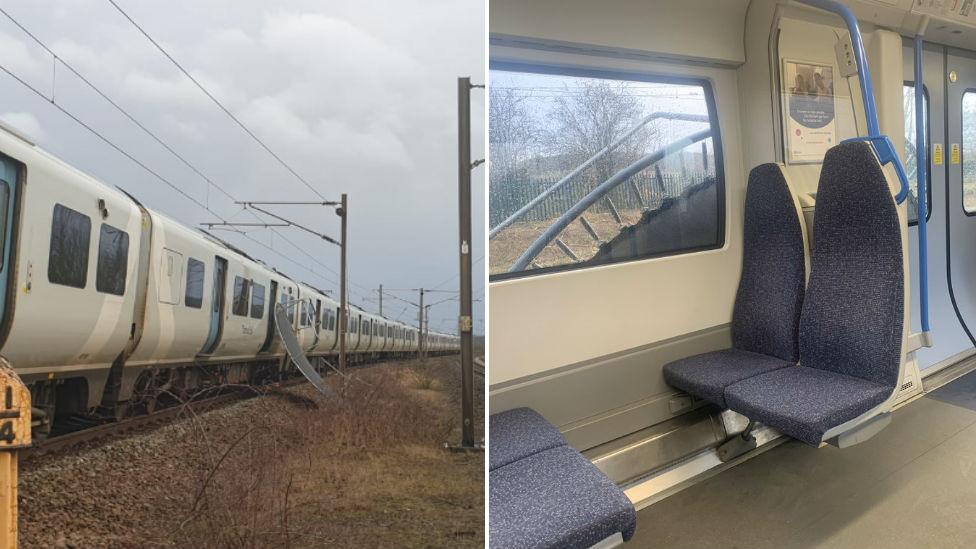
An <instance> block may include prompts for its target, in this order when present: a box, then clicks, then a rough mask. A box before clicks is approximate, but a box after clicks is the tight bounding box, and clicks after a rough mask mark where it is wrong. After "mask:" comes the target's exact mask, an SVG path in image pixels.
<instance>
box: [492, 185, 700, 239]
mask: <svg viewBox="0 0 976 549" xmlns="http://www.w3.org/2000/svg"><path fill="white" fill-rule="evenodd" d="M714 175H715V174H714V173H712V172H710V171H708V172H706V171H695V172H687V173H685V174H681V173H661V174H660V176H659V175H658V174H656V173H648V172H647V171H645V172H641V173H639V174H637V175H635V176H634V177H631V178H630V179H629V180H628V181H627V182H625V183H622V184H621V185H619V186H618V187H617V188H615V189H613V190H612V191H610V192H609V193H608V194H607V196H609V197H610V200H611V201H613V204H614V206H615V207H616V208H617V209H618V210H643V209H646V208H653V207H656V206H657V205H658V204H660V203H661V202H662V201H663V200H664V199H666V198H672V197H678V196H680V195H681V194H682V193H683V192H684V191H685V189H687V188H688V187H692V186H694V185H697V184H699V183H701V182H703V181H704V180H705V179H707V178H709V177H714ZM558 181H559V177H552V178H536V179H529V180H523V181H519V180H502V179H496V178H492V179H491V181H490V182H489V184H488V223H489V226H490V227H494V226H496V225H498V224H499V223H501V222H502V221H503V220H505V219H506V218H507V217H508V216H510V215H511V214H512V213H514V212H515V211H517V210H518V209H519V208H521V207H522V206H523V205H525V204H528V203H529V201H531V200H532V199H533V198H535V197H536V196H539V194H541V193H542V192H543V191H545V190H546V189H548V188H549V187H551V186H552V185H554V184H556V183H557V182H558ZM595 185H596V183H591V184H573V185H567V186H565V187H563V188H562V189H559V190H558V191H556V192H555V193H553V194H552V195H551V196H549V197H548V198H546V199H545V200H543V201H542V202H540V203H539V204H537V205H536V206H535V207H534V208H532V209H531V210H529V211H528V212H526V213H525V214H524V215H523V216H522V217H521V218H520V219H519V220H518V221H516V222H519V221H545V220H548V219H554V218H556V217H559V216H560V215H562V214H563V213H564V212H565V211H566V210H568V209H570V208H571V207H573V205H574V204H576V203H577V202H579V201H580V200H582V198H583V197H584V196H586V194H587V193H589V192H590V191H591V190H592V189H593V188H594V187H595ZM589 211H590V212H594V213H602V212H609V211H610V207H609V205H608V204H607V202H606V200H601V201H599V202H597V203H596V204H594V205H593V206H592V207H590V209H589Z"/></svg>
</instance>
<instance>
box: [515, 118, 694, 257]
mask: <svg viewBox="0 0 976 549" xmlns="http://www.w3.org/2000/svg"><path fill="white" fill-rule="evenodd" d="M711 136H712V128H711V127H709V128H708V129H706V130H701V131H698V132H695V133H693V134H691V135H689V136H687V137H683V138H681V139H679V140H677V141H674V142H672V143H670V144H668V145H666V146H664V147H662V148H660V149H658V150H656V151H654V152H652V153H650V154H647V155H645V156H643V157H642V158H640V159H638V160H637V161H635V162H634V163H632V164H631V165H629V166H627V167H626V168H624V169H622V170H620V171H619V172H617V173H616V174H614V175H613V176H612V177H610V178H609V179H607V180H606V181H604V182H603V183H600V184H599V185H598V186H597V187H596V188H595V189H593V190H592V191H590V192H589V193H588V194H587V195H586V196H584V197H583V198H582V199H581V200H580V201H579V202H577V203H576V204H575V205H573V207H572V208H570V209H568V210H566V212H565V213H563V214H562V215H561V216H559V218H558V219H556V221H555V222H554V223H553V224H552V225H550V226H549V228H548V229H546V230H545V232H543V233H542V234H541V235H539V237H538V238H536V239H535V241H534V242H533V243H532V245H530V246H529V247H528V248H527V249H526V250H525V251H524V252H523V253H522V255H521V256H519V258H518V259H517V260H516V261H515V263H514V264H513V265H512V266H511V267H510V268H509V269H508V272H510V273H513V272H518V271H522V270H525V268H526V267H527V266H528V265H529V263H531V262H532V260H533V259H535V258H536V256H537V255H539V254H540V253H541V252H542V250H543V249H545V247H546V246H548V245H549V243H551V242H552V241H553V239H555V238H556V237H557V236H558V235H559V233H561V232H562V231H563V229H565V228H566V227H568V226H569V224H570V223H572V222H573V221H575V220H576V218H577V217H579V216H580V215H582V214H583V212H585V211H586V209H587V208H589V207H590V206H592V205H593V204H595V203H596V201H597V200H600V199H601V198H603V196H604V195H606V194H607V193H608V192H610V191H612V190H613V189H615V188H616V187H617V185H620V184H621V183H623V182H624V181H627V180H628V179H630V178H631V177H632V176H633V175H634V174H636V173H638V172H640V171H641V170H643V169H644V168H646V167H648V166H650V165H652V164H654V163H655V162H659V161H660V160H661V159H663V158H665V157H667V156H670V155H672V154H674V153H676V152H679V151H681V150H682V149H684V148H685V147H687V146H688V145H692V144H694V143H698V142H699V141H704V140H705V139H708V138H709V137H711Z"/></svg>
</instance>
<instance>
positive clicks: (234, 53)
mask: <svg viewBox="0 0 976 549" xmlns="http://www.w3.org/2000/svg"><path fill="white" fill-rule="evenodd" d="M117 2H118V3H119V5H120V6H121V7H122V8H123V9H125V10H126V11H127V12H128V13H129V15H130V16H131V17H132V18H133V19H134V20H135V21H136V22H137V23H139V24H140V25H142V27H143V28H144V29H145V30H146V31H147V32H148V33H149V34H150V35H151V36H152V37H153V38H155V39H156V40H157V41H158V42H160V43H161V44H162V45H163V47H164V48H166V49H167V50H168V51H169V53H170V54H171V55H173V57H174V58H175V59H176V60H177V61H179V62H180V63H181V64H182V65H183V66H184V67H186V68H187V69H188V70H189V71H190V73H191V74H193V75H194V77H195V78H197V79H198V80H199V81H201V82H202V83H203V84H204V86H206V87H207V88H208V89H209V90H210V91H211V92H212V93H214V95H215V96H216V97H217V98H218V99H219V100H220V101H221V102H222V103H224V105H225V106H227V107H228V108H229V109H230V110H231V111H232V112H233V113H235V114H236V115H237V116H238V118H240V119H241V120H242V121H243V122H244V123H245V124H246V125H247V126H248V127H249V128H250V129H251V130H253V131H254V132H255V133H256V134H257V135H258V136H259V137H260V138H262V140H264V141H265V142H266V143H267V144H268V145H269V146H270V147H271V148H272V149H273V150H274V151H275V152H277V153H278V154H279V155H280V156H282V157H283V159H284V160H285V161H286V162H288V163H289V164H290V165H292V166H293V167H294V168H295V169H296V170H297V171H298V173H300V174H302V176H303V177H305V179H307V180H308V181H309V182H311V183H312V185H313V186H314V187H315V188H316V189H317V190H319V191H320V192H321V193H322V194H324V195H325V196H326V197H328V198H338V197H339V194H340V193H342V192H347V193H348V194H349V201H350V218H349V241H350V245H349V246H350V247H349V262H350V280H351V281H352V283H353V284H354V285H353V286H351V299H352V300H353V302H355V303H360V304H363V305H364V306H365V307H366V308H367V309H368V310H371V311H376V310H377V305H376V303H375V299H376V293H375V292H370V291H369V289H370V288H376V287H377V286H378V285H379V284H380V283H382V284H384V285H385V286H386V287H387V288H414V287H419V286H427V287H431V286H436V285H438V284H439V285H440V286H439V288H440V289H446V290H454V289H457V288H458V280H457V277H456V275H457V272H458V259H457V230H458V227H457V137H456V136H457V129H456V128H457V122H456V115H457V106H456V78H457V77H458V76H471V77H472V79H473V81H475V82H477V83H480V82H481V81H482V80H483V75H484V63H485V54H484V23H485V21H484V16H485V15H484V2H483V0H386V1H373V0H371V1H355V0H344V1H343V0H330V1H322V0H315V1H312V0H305V1H303V0H274V1H270V0H268V1H258V0H193V1H190V0H173V1H168V2H149V1H146V0H117ZM3 7H4V9H5V10H7V11H8V12H9V13H10V14H11V15H12V16H13V17H14V18H16V19H17V20H18V21H20V22H21V24H23V25H24V26H25V27H26V28H27V29H28V30H30V31H31V32H33V33H34V34H35V35H36V36H37V37H38V38H40V39H41V40H42V41H44V42H45V43H46V44H47V45H48V46H49V47H50V48H51V49H52V50H54V52H55V53H56V54H57V55H58V57H60V58H62V59H64V60H66V61H67V62H68V63H70V64H72V65H73V66H74V67H75V68H76V69H77V70H78V71H79V72H81V73H82V74H84V75H85V76H86V77H87V78H88V79H89V80H90V81H92V82H93V83H94V84H95V85H96V86H98V87H99V88H101V89H102V91H104V92H105V93H106V94H108V95H109V96H110V97H112V98H113V99H115V100H116V101H117V102H118V103H119V104H121V105H122V106H123V107H124V108H126V109H127V110H129V111H130V112H131V113H132V114H133V115H134V116H135V117H136V118H137V119H139V120H140V121H141V122H143V123H144V124H145V125H146V126H148V127H149V128H150V129H151V130H153V131H154V132H156V133H157V134H158V135H160V137H161V138H162V139H163V140H164V141H166V142H168V143H169V144H171V145H172V146H173V147H174V149H176V151H177V152H179V153H181V154H183V155H184V156H185V157H187V158H188V160H189V161H190V162H191V163H192V164H194V165H195V166H196V167H198V168H199V169H200V170H201V171H202V172H203V173H204V174H206V175H207V176H208V177H210V178H211V179H212V180H213V181H214V182H215V183H217V184H219V185H221V186H222V187H224V188H225V189H227V190H228V191H229V192H230V194H232V195H234V196H235V197H236V198H238V199H242V200H312V199H315V198H316V197H315V195H314V194H313V193H312V192H311V191H309V190H308V189H307V188H305V187H304V186H303V185H302V184H301V182H299V181H298V180H297V179H295V178H294V177H293V176H292V175H291V174H289V173H288V172H287V171H286V170H285V169H284V168H282V167H281V166H280V165H279V164H277V163H276V162H275V161H274V159H273V158H272V157H271V156H270V155H268V154H267V153H266V152H265V151H264V150H262V149H261V148H260V147H259V146H258V145H257V144H256V143H254V142H253V141H252V140H251V139H250V138H249V137H247V136H246V134H244V133H243V131H241V130H240V128H238V127H237V126H235V125H234V123H233V122H232V121H231V120H230V119H229V118H228V117H227V116H226V115H224V114H223V113H222V112H220V111H219V110H218V108H217V107H216V105H214V104H213V103H212V102H210V100H209V99H208V98H207V97H206V96H205V95H204V94H203V93H202V92H200V90H198V89H197V88H196V87H194V85H193V84H192V83H191V82H190V81H189V80H188V79H187V78H186V77H184V76H183V75H182V74H181V73H180V72H179V70H178V69H177V68H176V67H175V66H174V65H172V64H171V63H170V62H169V61H168V60H167V59H166V58H165V57H163V55H162V54H161V53H160V52H159V51H157V50H156V49H155V48H154V47H153V46H152V45H151V44H150V43H149V42H148V41H147V40H146V39H145V38H144V37H143V36H142V35H141V34H139V32H138V30H137V29H136V28H135V27H133V26H132V25H131V24H130V23H129V22H128V21H126V20H125V19H124V18H123V16H122V15H121V14H120V13H118V12H117V11H116V10H115V8H113V7H112V5H111V4H109V3H108V2H107V0H70V1H66V0H58V1H54V0H10V1H6V2H4V3H3ZM0 51H2V52H3V54H2V56H0V64H3V65H4V66H5V67H6V68H8V69H9V70H11V71H13V72H14V73H16V74H18V75H19V76H20V77H22V78H24V79H25V80H27V81H28V82H29V83H30V84H31V85H33V86H34V87H36V88H38V89H39V90H40V91H42V92H43V93H45V94H47V95H50V94H51V93H52V90H53V93H54V97H55V100H56V101H57V102H58V104H60V105H62V106H63V107H64V108H65V109H67V110H68V111H70V112H72V113H73V114H75V115H76V116H78V117H79V118H81V119H82V120H84V121H85V122H86V123H89V124H91V125H92V126H94V127H95V128H96V129H98V130H99V131H100V132H102V133H104V134H105V135H106V136H108V137H109V138H110V139H111V140H113V141H114V142H116V143H117V144H119V145H120V146H122V147H123V148H125V149H127V150H128V151H129V152H131V153H132V154H133V155H134V156H136V157H137V158H139V159H140V160H142V161H144V162H145V163H146V164H148V165H149V166H150V167H152V168H153V169H154V170H156V171H158V172H160V173H161V174H163V175H164V176H165V177H166V178H168V179H170V180H171V181H173V182H175V183H176V184H177V185H178V186H180V187H181V188H182V189H184V190H185V191H186V192H187V193H189V194H191V195H193V196H194V197H196V198H198V199H199V200H200V201H201V202H205V203H208V204H209V205H210V207H211V208H212V209H213V210H214V211H216V212H217V213H218V214H220V215H221V216H224V217H226V218H232V219H233V220H235V221H253V218H250V216H249V215H248V214H246V213H240V212H239V210H240V207H239V206H235V205H234V204H232V203H231V202H230V200H229V199H227V198H226V197H224V196H222V195H221V194H220V193H219V192H218V191H216V190H215V189H210V190H209V191H208V188H207V187H208V185H207V184H206V182H205V181H203V180H202V179H201V178H200V177H199V176H198V175H196V174H194V173H193V172H192V171H191V170H190V169H188V168H186V167H185V166H183V165H182V164H181V163H180V162H179V161H178V160H176V159H175V158H174V157H172V156H171V155H170V154H169V153H167V152H166V151H165V150H164V149H162V148H161V147H160V146H159V145H158V144H156V143H154V142H153V141H152V140H151V139H150V138H148V137H146V136H145V135H144V134H143V133H141V131H140V130H138V129H137V128H136V127H135V126H133V125H132V124H131V123H130V122H128V121H127V120H125V119H124V118H123V117H122V116H121V115H120V114H119V113H118V112H117V111H115V110H114V109H113V108H112V107H111V106H109V105H108V104H107V103H106V102H105V101H104V100H102V99H101V98H99V97H98V96H97V95H96V94H95V93H94V92H92V91H91V90H90V89H88V88H87V87H86V86H85V85H84V84H82V83H81V82H79V81H78V80H77V79H76V78H75V77H74V76H73V75H71V74H70V73H69V72H68V71H67V70H65V68H64V67H57V69H56V71H52V66H53V61H52V57H51V55H49V54H48V53H46V52H45V51H44V50H43V49H42V48H41V47H40V46H38V45H37V44H36V43H34V42H33V41H32V40H31V39H30V38H29V37H27V36H26V35H25V34H24V33H23V32H22V31H20V30H19V29H18V28H17V27H15V26H14V25H13V24H12V23H11V22H10V21H9V20H7V19H6V18H4V17H2V16H0ZM52 72H53V73H54V74H52ZM483 97H484V96H483V93H482V91H480V90H473V92H472V99H473V103H472V119H473V136H474V137H473V151H474V152H473V157H474V158H482V157H483V156H484V154H483V152H482V151H483V147H484V139H483V134H484V126H483V120H484V101H483ZM0 99H2V101H0V118H2V119H3V120H5V121H6V122H8V123H10V124H12V125H14V126H16V127H18V128H20V129H21V130H23V131H24V132H26V133H27V134H29V135H31V136H32V137H34V138H35V139H36V140H37V142H38V143H39V144H40V145H41V146H43V147H44V148H46V149H48V150H49V151H51V152H53V153H54V154H55V155H57V156H60V157H61V158H63V159H65V160H66V161H67V162H68V163H70V164H72V165H73V166H75V167H77V168H79V169H81V170H83V171H85V172H88V173H90V174H92V175H94V176H96V177H97V178H99V179H101V180H102V181H104V182H105V183H108V184H110V185H118V186H120V187H123V188H125V189H126V190H128V191H129V192H131V193H132V194H133V195H135V196H136V197H138V198H139V199H140V200H141V201H143V202H144V203H145V204H146V205H147V206H149V207H150V208H153V209H156V210H159V211H161V212H164V213H166V214H168V215H170V216H172V217H175V218H176V219H178V220H180V221H182V222H184V223H186V224H187V225H190V226H197V224H198V223H200V222H204V221H213V220H215V219H214V216H213V215H212V214H209V213H207V212H206V211H204V210H202V209H201V208H199V207H198V206H195V205H193V203H192V202H190V201H188V200H186V199H185V198H183V197H180V196H179V195H178V194H177V193H176V192H174V191H173V190H172V189H170V188H168V187H166V186H165V185H164V184H163V183H161V182H159V181H158V180H156V179H155V178H153V177H152V176H151V175H149V174H147V173H146V172H145V171H143V170H142V169H141V168H139V167H138V166H136V165H134V164H133V163H132V162H131V161H130V160H128V159H126V158H125V157H123V156H121V155H120V154H119V153H118V152H116V151H114V150H112V149H111V148H110V147H108V146H107V145H105V144H104V143H101V142H100V141H98V140H97V139H96V138H94V137H93V136H92V135H91V134H89V133H88V132H87V131H86V130H84V129H83V128H81V127H80V126H78V125H77V124H75V123H74V122H73V121H71V120H70V119H68V118H67V117H65V116H64V115H63V114H61V113H60V112H58V111H57V110H56V109H55V108H54V107H52V106H51V105H50V104H49V103H47V101H46V100H43V99H40V98H38V97H37V96H35V95H33V94H32V93H31V92H29V91H27V90H26V89H25V88H23V87H22V86H21V85H20V84H18V83H17V82H16V81H14V80H13V79H12V78H10V77H9V76H7V75H6V74H2V73H0ZM484 175H485V174H484V170H483V169H481V168H479V169H478V170H476V171H475V172H474V178H473V194H474V196H475V202H474V211H475V220H474V227H475V229H474V238H473V240H474V250H473V256H472V257H473V258H474V259H475V260H477V259H479V258H481V257H483V253H484V251H483V238H484V231H483V225H484V213H483V212H484V200H483V197H484ZM287 208H288V209H280V210H278V211H279V212H281V213H286V214H287V215H289V216H294V217H295V218H296V219H298V220H300V221H302V222H305V223H307V224H308V225H310V226H312V227H314V228H316V229H320V230H322V231H323V232H326V233H328V234H332V235H335V236H336V237H338V233H339V223H338V218H337V217H336V216H335V215H334V214H333V213H332V212H331V210H329V211H326V210H324V209H318V208H314V207H287ZM285 231H286V232H285V233H284V234H285V236H286V237H287V238H288V239H289V240H292V241H293V242H295V243H298V244H300V245H301V246H302V247H303V248H304V249H305V250H306V251H307V252H308V253H310V254H312V255H313V256H315V258H316V259H318V260H319V261H321V262H322V263H324V264H325V265H327V266H328V267H330V268H331V269H332V270H333V271H335V272H338V267H339V253H338V249H337V248H334V247H331V246H329V245H326V244H323V243H322V242H321V241H318V240H317V239H315V238H314V237H310V236H306V235H304V234H302V233H300V232H298V231H296V230H294V229H285ZM220 236H224V237H225V238H226V239H227V240H229V241H231V242H233V243H234V244H236V245H239V246H240V247H241V248H243V249H244V250H245V251H247V252H248V253H250V254H252V255H253V256H255V257H257V258H259V259H262V260H264V261H266V262H267V263H269V264H270V265H273V266H276V267H278V268H279V269H280V270H283V271H284V272H285V273H287V274H289V275H291V276H293V277H294V278H297V279H299V280H304V281H308V282H310V283H312V284H315V285H318V286H320V287H324V288H329V289H331V288H337V287H338V283H337V281H338V276H337V275H336V274H335V272H329V271H328V270H326V269H325V268H324V267H322V266H320V265H318V264H316V263H314V262H313V261H312V259H310V258H309V257H308V256H307V255H304V254H302V253H301V252H299V251H297V250H295V249H294V248H292V247H291V246H290V245H289V244H288V243H286V242H284V241H283V240H282V239H281V238H279V237H277V236H274V235H271V234H269V233H268V231H267V230H255V231H253V232H251V233H250V236H252V237H254V238H255V239H258V240H260V241H261V242H264V243H265V244H268V245H270V246H271V247H273V248H274V249H275V250H277V251H278V252H281V253H283V254H285V255H286V256H288V257H290V258H291V259H292V260H293V261H294V262H297V264H296V263H293V262H290V261H288V260H287V259H284V258H282V257H281V256H279V255H275V254H274V253H272V252H270V251H268V250H267V249H264V248H262V247H260V246H259V245H257V244H254V243H253V242H249V241H247V240H246V239H244V238H243V237H241V236H239V235H234V234H231V233H221V234H220ZM483 268H484V261H483V260H481V261H479V262H477V263H476V264H475V274H476V275H475V281H474V289H475V298H481V297H482V295H483V288H484V286H483V275H482V274H481V273H482V271H483ZM398 295H400V296H401V297H404V298H409V299H410V300H411V301H415V300H416V298H417V296H416V295H409V294H403V293H398ZM445 297H450V296H449V295H448V294H433V295H431V296H428V301H427V302H428V303H431V302H433V301H437V300H440V299H443V298H445ZM366 298H368V299H370V300H373V301H369V302H367V301H365V299H366ZM404 306H405V305H404V303H403V302H398V301H395V300H394V299H392V298H388V299H387V300H385V302H384V313H386V316H389V317H393V318H398V317H399V318H400V319H401V320H405V321H410V322H411V323H415V322H416V309H414V308H412V307H408V308H407V309H406V310H404ZM475 310H476V311H477V312H476V323H475V330H476V332H477V333H483V330H484V321H483V318H484V314H483V310H484V307H483V304H482V303H475ZM456 316H457V302H456V301H452V302H447V303H444V304H442V305H438V306H436V307H434V309H433V310H432V312H431V328H432V329H440V330H443V331H449V332H454V331H456Z"/></svg>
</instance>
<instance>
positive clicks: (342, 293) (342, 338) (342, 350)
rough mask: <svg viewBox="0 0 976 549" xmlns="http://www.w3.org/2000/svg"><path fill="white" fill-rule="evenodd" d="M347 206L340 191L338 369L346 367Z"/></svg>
mask: <svg viewBox="0 0 976 549" xmlns="http://www.w3.org/2000/svg"><path fill="white" fill-rule="evenodd" d="M348 207H349V205H348V203H347V201H346V193H342V206H340V212H339V216H340V217H342V239H341V240H342V245H341V246H340V247H339V249H340V250H341V255H342V259H341V261H340V263H341V266H340V271H339V371H345V369H346V330H347V329H348V326H349V300H348V295H347V292H346V274H347V270H346V249H347V248H348V247H349V242H348V241H347V240H346V220H347V219H348V218H349V210H348V209H347V208H348Z"/></svg>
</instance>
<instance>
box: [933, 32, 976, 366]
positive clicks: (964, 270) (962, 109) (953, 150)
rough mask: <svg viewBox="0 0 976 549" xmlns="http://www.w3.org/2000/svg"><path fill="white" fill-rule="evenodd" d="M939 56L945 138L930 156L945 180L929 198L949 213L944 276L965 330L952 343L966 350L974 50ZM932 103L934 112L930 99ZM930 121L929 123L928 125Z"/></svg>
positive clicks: (970, 317)
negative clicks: (941, 167)
mask: <svg viewBox="0 0 976 549" xmlns="http://www.w3.org/2000/svg"><path fill="white" fill-rule="evenodd" d="M944 56H945V57H944V59H945V63H944V69H943V70H942V74H941V75H940V76H941V78H942V82H943V84H944V89H945V92H944V102H945V106H944V110H943V112H944V120H945V134H944V135H945V138H944V139H945V142H946V144H945V149H944V153H943V154H942V158H941V159H940V158H939V154H938V152H937V151H936V152H935V153H934V154H933V157H934V158H933V160H934V161H938V160H941V161H942V162H943V164H944V166H945V171H946V181H945V192H944V197H943V203H942V204H939V202H938V201H936V200H935V197H933V203H934V204H935V205H936V208H938V207H939V206H942V208H944V209H945V213H946V215H947V216H948V218H947V220H946V222H945V224H946V229H945V233H944V236H945V250H946V251H945V256H946V263H947V265H946V267H947V268H946V271H945V272H946V276H945V278H946V284H947V286H948V292H949V296H950V299H951V301H952V303H953V305H954V309H955V313H956V315H957V317H958V321H957V323H956V324H957V325H958V326H961V328H962V330H963V332H964V334H962V335H959V336H956V337H955V339H959V340H962V341H964V343H960V344H957V345H956V347H960V348H961V349H962V350H965V351H968V350H969V348H970V347H971V346H972V345H973V343H974V341H976V340H974V339H973V335H974V330H976V246H974V245H973V242H974V241H976V52H971V51H964V50H957V49H953V48H947V49H946V50H945V54H944ZM932 106H933V114H932V117H933V118H935V117H936V112H937V111H936V110H935V107H936V106H937V103H936V101H935V100H933V101H932ZM935 127H936V126H935V124H934V123H933V130H934V129H935ZM934 140H935V137H933V141H934ZM934 187H935V188H938V185H934ZM930 242H935V243H938V242H939V241H938V240H935V239H931V240H930ZM933 251H934V252H935V251H936V250H933ZM931 255H935V254H934V253H933V254H930V256H931ZM941 331H942V330H938V331H936V337H941V335H942V334H941Z"/></svg>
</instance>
